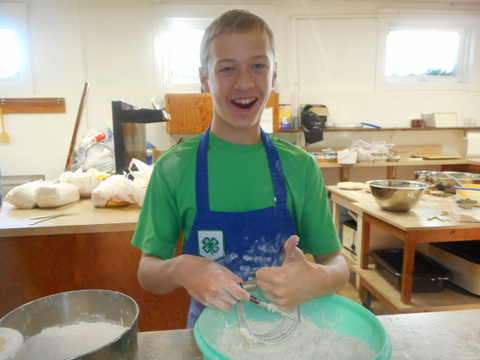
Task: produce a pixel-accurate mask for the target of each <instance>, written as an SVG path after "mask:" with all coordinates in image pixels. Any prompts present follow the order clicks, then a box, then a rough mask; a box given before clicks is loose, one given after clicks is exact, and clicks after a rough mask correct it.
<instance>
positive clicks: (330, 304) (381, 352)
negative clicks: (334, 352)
mask: <svg viewBox="0 0 480 360" xmlns="http://www.w3.org/2000/svg"><path fill="white" fill-rule="evenodd" d="M254 295H256V296H259V297H260V296H261V295H260V293H259V292H258V291H256V292H254ZM300 312H301V314H302V316H303V317H304V318H306V319H308V320H310V321H311V322H313V323H314V324H316V325H317V326H318V327H319V328H321V329H327V330H335V331H337V332H338V333H339V334H341V335H344V336H353V337H355V338H357V339H360V340H363V341H364V342H366V343H367V344H368V345H369V347H370V349H372V350H373V351H374V352H375V356H374V357H373V359H375V360H383V359H390V356H391V354H392V344H391V342H390V338H389V337H388V334H387V332H386V331H385V329H384V328H383V326H382V324H381V323H380V322H379V321H378V319H377V318H376V317H375V315H373V314H372V313H371V312H370V311H368V310H367V309H365V308H364V307H362V306H361V305H359V304H357V303H356V302H354V301H352V300H350V299H347V298H344V297H343V296H340V295H335V294H332V295H327V296H324V297H321V298H316V299H313V300H310V301H308V302H306V303H304V304H303V305H301V306H300ZM245 314H246V317H247V319H248V320H252V319H255V320H256V321H270V322H273V321H278V320H279V319H280V317H279V315H277V314H275V313H272V312H271V311H268V310H265V309H262V308H260V307H258V306H256V305H254V304H251V303H246V304H245ZM237 327H239V322H238V319H237V311H236V307H235V306H234V307H233V308H232V310H231V311H229V312H221V311H218V310H214V309H211V308H206V309H205V310H204V311H203V312H202V314H201V315H200V316H199V318H198V320H197V322H196V324H195V328H194V336H195V341H196V343H197V346H198V348H199V349H200V351H201V352H202V354H203V358H204V359H207V360H224V359H225V360H228V359H230V358H229V357H227V356H225V355H224V354H222V353H220V352H219V351H218V350H217V349H216V347H215V345H216V343H217V340H218V339H219V338H220V337H221V336H223V334H224V332H225V328H237ZM319 341H322V340H321V339H319Z"/></svg>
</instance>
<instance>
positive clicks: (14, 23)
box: [0, 3, 33, 92]
mask: <svg viewBox="0 0 480 360" xmlns="http://www.w3.org/2000/svg"><path fill="white" fill-rule="evenodd" d="M27 34H28V32H27V6H26V5H25V4H20V3H0V49H2V51H1V55H0V90H1V91H2V92H31V91H32V90H33V86H32V75H31V70H30V58H29V51H28V48H29V44H28V37H27Z"/></svg>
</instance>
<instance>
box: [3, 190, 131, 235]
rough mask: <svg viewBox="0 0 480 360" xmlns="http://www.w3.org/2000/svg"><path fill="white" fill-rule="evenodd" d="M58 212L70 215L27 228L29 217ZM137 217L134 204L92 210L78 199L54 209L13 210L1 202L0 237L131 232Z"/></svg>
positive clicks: (88, 202)
mask: <svg viewBox="0 0 480 360" xmlns="http://www.w3.org/2000/svg"><path fill="white" fill-rule="evenodd" d="M62 213H67V214H71V215H68V216H61V217H58V218H55V219H51V220H47V221H44V222H41V223H39V224H36V225H29V223H30V222H31V220H30V217H32V216H43V215H55V214H62ZM139 214H140V207H139V206H138V205H137V204H131V205H128V206H124V207H116V208H95V207H94V206H93V204H92V201H91V199H82V200H80V201H77V202H74V203H71V204H68V205H64V206H60V207H57V208H42V209H41V208H33V209H17V208H16V207H15V206H13V205H12V204H9V203H7V202H4V203H3V206H2V209H1V212H0V238H2V237H8V236H33V235H60V234H77V233H101V232H110V231H134V230H135V226H136V225H137V220H138V216H139Z"/></svg>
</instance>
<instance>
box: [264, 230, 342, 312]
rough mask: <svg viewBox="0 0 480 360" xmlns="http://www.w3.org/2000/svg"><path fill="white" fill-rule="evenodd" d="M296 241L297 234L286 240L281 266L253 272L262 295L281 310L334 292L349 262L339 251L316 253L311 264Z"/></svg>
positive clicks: (340, 286)
mask: <svg viewBox="0 0 480 360" xmlns="http://www.w3.org/2000/svg"><path fill="white" fill-rule="evenodd" d="M298 240H299V239H298V236H291V237H290V238H289V239H288V240H287V241H286V242H285V252H286V254H287V258H286V259H285V261H284V262H283V264H282V266H281V267H266V268H262V269H259V270H258V271H257V273H256V276H257V284H258V286H259V287H260V288H261V289H262V292H263V294H264V295H265V296H266V297H267V298H268V299H270V300H271V301H272V302H275V303H276V304H277V305H278V306H280V307H281V308H283V309H284V310H290V309H293V308H294V307H296V306H298V305H300V304H303V303H304V302H306V301H308V300H311V299H313V298H316V297H321V296H324V295H327V294H332V293H336V292H338V291H340V290H341V289H342V288H343V287H344V286H345V285H346V283H347V281H348V278H349V269H348V265H347V263H346V261H345V259H344V258H343V256H342V254H341V252H340V250H338V251H335V252H332V253H329V254H325V255H315V256H314V259H315V263H312V262H310V261H308V260H307V259H306V258H305V255H304V254H303V252H302V251H301V250H300V249H299V248H298V247H297V244H298Z"/></svg>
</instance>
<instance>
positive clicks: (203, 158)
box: [195, 127, 287, 211]
mask: <svg viewBox="0 0 480 360" xmlns="http://www.w3.org/2000/svg"><path fill="white" fill-rule="evenodd" d="M260 131H261V133H262V141H263V144H264V146H265V151H266V153H267V159H268V166H269V168H270V174H271V176H272V183H273V191H274V194H275V202H276V204H278V205H279V204H286V202H287V186H286V182H285V175H284V174H283V170H282V163H281V162H280V156H279V155H278V151H277V149H276V147H275V145H274V144H273V142H272V140H271V139H270V137H269V136H268V135H267V134H266V133H265V132H264V131H263V130H262V129H260ZM209 133H210V127H208V129H207V130H206V131H205V132H204V133H203V135H202V137H201V138H200V142H199V144H198V150H197V169H196V175H195V176H196V181H195V191H196V199H197V209H198V210H199V211H200V210H201V211H209V210H210V200H209V196H208V156H207V155H208V135H209Z"/></svg>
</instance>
